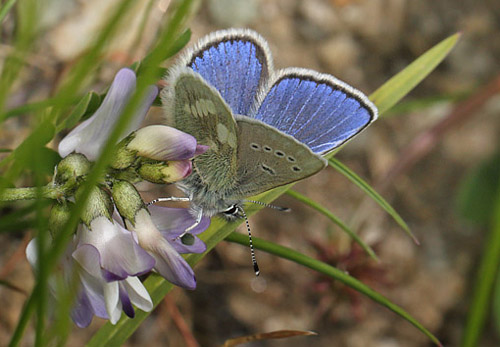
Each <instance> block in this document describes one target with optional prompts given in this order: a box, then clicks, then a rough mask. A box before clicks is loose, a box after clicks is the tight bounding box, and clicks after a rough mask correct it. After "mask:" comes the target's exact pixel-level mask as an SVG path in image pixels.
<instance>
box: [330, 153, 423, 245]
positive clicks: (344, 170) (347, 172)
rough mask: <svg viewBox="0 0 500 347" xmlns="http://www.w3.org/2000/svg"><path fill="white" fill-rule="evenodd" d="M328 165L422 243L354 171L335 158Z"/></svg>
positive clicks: (415, 240) (414, 239)
mask: <svg viewBox="0 0 500 347" xmlns="http://www.w3.org/2000/svg"><path fill="white" fill-rule="evenodd" d="M328 165H330V166H331V167H333V168H334V169H335V170H337V171H338V172H340V173H341V174H342V175H344V176H345V177H347V179H349V181H351V182H352V183H354V184H355V185H357V186H358V187H359V188H361V190H363V191H364V192H365V193H366V194H367V195H368V196H369V197H371V198H372V199H373V200H374V201H375V202H376V203H377V204H378V205H379V206H380V207H382V208H383V209H384V210H385V211H386V212H387V213H388V214H389V215H390V216H391V217H392V218H393V219H394V220H395V221H396V223H398V224H399V226H401V228H403V230H404V231H405V232H406V233H407V234H408V235H409V236H410V237H411V238H412V239H413V241H414V242H415V243H416V244H417V245H418V244H420V242H419V241H418V239H417V238H416V237H415V235H413V233H412V232H411V230H410V227H408V224H406V222H405V221H404V220H403V218H401V216H400V215H399V214H398V213H397V212H396V210H394V208H393V207H392V206H391V205H390V204H389V203H388V202H387V201H386V200H385V199H384V198H383V197H382V196H381V195H380V194H379V193H377V192H376V191H375V189H373V188H372V187H371V186H370V185H369V184H368V183H366V182H365V181H364V180H363V179H362V178H361V177H359V176H358V175H356V173H354V171H352V170H351V169H349V168H348V167H347V166H345V165H344V164H342V163H341V162H340V161H339V160H337V159H335V158H330V159H328Z"/></svg>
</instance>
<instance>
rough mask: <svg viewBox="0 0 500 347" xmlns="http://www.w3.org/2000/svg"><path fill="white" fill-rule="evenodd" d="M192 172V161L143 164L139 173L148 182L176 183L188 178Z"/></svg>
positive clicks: (149, 162)
mask: <svg viewBox="0 0 500 347" xmlns="http://www.w3.org/2000/svg"><path fill="white" fill-rule="evenodd" d="M191 171H192V163H191V161H190V160H179V161H167V162H153V161H148V162H145V163H143V164H141V167H140V168H139V169H138V170H137V173H138V174H139V175H140V176H141V177H142V178H143V179H144V180H146V181H149V182H152V183H158V184H162V183H174V182H177V181H180V180H183V179H184V178H186V177H187V176H188V175H189V174H190V173H191Z"/></svg>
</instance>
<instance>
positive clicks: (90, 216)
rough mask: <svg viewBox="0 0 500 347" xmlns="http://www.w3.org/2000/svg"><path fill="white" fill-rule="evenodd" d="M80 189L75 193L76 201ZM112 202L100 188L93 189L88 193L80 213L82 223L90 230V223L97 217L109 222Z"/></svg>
mask: <svg viewBox="0 0 500 347" xmlns="http://www.w3.org/2000/svg"><path fill="white" fill-rule="evenodd" d="M81 191H82V188H80V189H79V190H77V191H76V194H75V198H76V200H77V201H78V198H79V195H80V193H81ZM113 209H114V207H113V201H112V200H111V197H110V196H109V194H108V193H107V192H106V191H105V190H103V189H101V188H100V187H94V188H93V189H92V191H91V192H90V196H89V198H88V199H87V203H86V205H85V208H84V210H83V213H82V217H81V218H82V222H83V223H85V225H86V226H87V227H88V228H89V229H91V227H90V223H91V222H92V221H93V220H94V219H96V218H97V217H101V216H105V217H106V218H108V219H109V220H111V216H112V215H113Z"/></svg>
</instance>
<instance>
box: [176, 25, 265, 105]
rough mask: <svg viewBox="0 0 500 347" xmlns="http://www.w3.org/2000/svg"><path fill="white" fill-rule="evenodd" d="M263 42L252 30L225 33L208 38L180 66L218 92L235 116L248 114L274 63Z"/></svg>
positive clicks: (188, 54) (221, 32) (189, 53)
mask: <svg viewBox="0 0 500 347" xmlns="http://www.w3.org/2000/svg"><path fill="white" fill-rule="evenodd" d="M268 52H269V48H268V47H267V43H266V42H265V40H264V39H262V38H261V37H260V35H258V34H257V33H255V32H253V31H250V30H223V31H220V32H217V33H216V34H213V35H209V36H208V37H207V38H205V39H204V40H202V41H201V42H200V43H198V45H197V46H196V47H195V48H194V49H192V50H190V51H189V52H188V53H187V54H186V55H185V56H184V57H183V58H182V60H181V63H183V64H185V65H186V66H188V67H190V68H191V69H193V70H194V71H196V72H198V73H199V74H200V75H201V76H202V77H203V78H204V79H205V80H206V81H207V82H208V83H210V84H211V85H212V86H213V87H214V88H215V89H217V90H218V91H219V93H220V94H221V95H222V97H223V98H224V100H225V101H226V102H227V103H228V105H229V106H230V107H231V109H232V111H233V113H234V114H248V112H249V110H250V107H251V106H252V105H253V104H254V103H255V99H256V96H257V94H258V92H259V91H260V90H261V89H262V88H264V86H265V83H266V81H267V79H268V76H269V70H270V69H271V66H270V65H272V62H271V58H270V54H269V53H268Z"/></svg>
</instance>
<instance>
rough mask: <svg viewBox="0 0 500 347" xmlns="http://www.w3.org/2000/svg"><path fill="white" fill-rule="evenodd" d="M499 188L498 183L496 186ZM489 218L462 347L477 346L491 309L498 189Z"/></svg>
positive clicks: (498, 261) (498, 243) (499, 222)
mask: <svg viewBox="0 0 500 347" xmlns="http://www.w3.org/2000/svg"><path fill="white" fill-rule="evenodd" d="M497 187H500V181H498V186H497ZM492 212H493V213H492V216H491V231H490V234H489V235H488V237H487V239H486V240H485V242H484V251H483V252H482V254H483V256H482V258H481V264H480V265H479V269H478V271H477V275H476V281H475V286H474V292H473V296H472V302H471V304H470V308H469V313H468V315H467V323H466V325H465V330H464V334H463V336H462V343H461V345H462V347H474V346H478V343H479V338H480V337H481V333H482V331H483V329H484V324H485V321H486V318H487V317H488V315H489V314H490V310H491V307H492V301H493V300H492V293H493V287H494V285H495V279H496V276H497V273H498V268H499V266H500V189H497V196H496V202H495V208H494V210H493V211H492Z"/></svg>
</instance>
